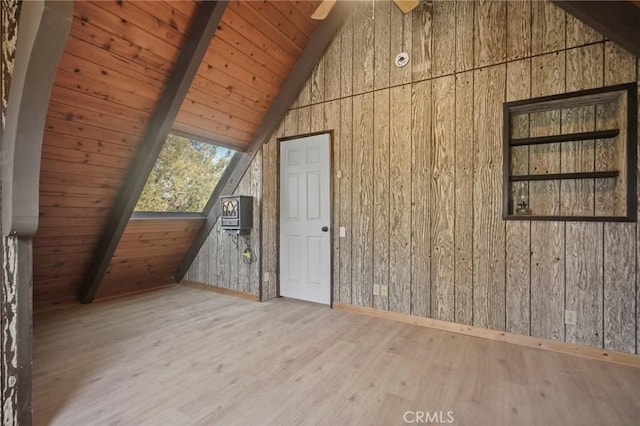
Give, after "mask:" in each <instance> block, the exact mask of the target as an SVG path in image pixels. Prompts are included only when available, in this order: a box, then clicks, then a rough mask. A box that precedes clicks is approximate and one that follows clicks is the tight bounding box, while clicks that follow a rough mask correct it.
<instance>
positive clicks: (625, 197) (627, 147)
mask: <svg viewBox="0 0 640 426" xmlns="http://www.w3.org/2000/svg"><path fill="white" fill-rule="evenodd" d="M637 96H638V87H637V83H636V82H631V83H627V84H619V85H615V86H608V87H600V88H596V89H588V90H580V91H577V92H571V93H562V94H558V95H552V96H544V97H540V98H534V99H525V100H520V101H513V102H506V103H505V104H504V112H503V114H504V115H503V120H504V126H503V163H502V167H503V186H502V217H503V218H504V219H506V220H560V221H586V222H635V221H636V219H637V200H638V194H637V183H636V170H637V116H638V106H637ZM582 107H592V108H602V111H605V112H606V111H614V112H613V113H614V114H616V115H615V117H614V118H613V119H611V120H610V121H609V122H604V121H603V122H601V124H602V127H608V128H606V129H604V130H594V131H588V132H574V133H565V134H561V133H560V129H561V126H555V125H553V127H551V129H555V130H556V131H557V132H558V133H557V134H551V135H548V136H540V137H524V138H523V137H517V138H516V137H514V133H515V131H514V129H513V128H512V126H515V125H516V123H517V122H516V121H514V120H513V118H514V117H519V118H524V119H528V120H532V115H534V114H544V113H546V112H550V111H555V112H557V113H560V114H559V115H560V116H562V117H563V120H564V115H563V114H564V111H568V110H571V109H575V108H582ZM569 117H571V115H569ZM531 123H533V121H529V125H531ZM581 124H583V125H585V126H590V127H591V128H596V124H597V123H593V122H591V123H588V122H585V123H581ZM581 127H582V126H581ZM581 127H574V128H575V129H576V130H577V129H580V128H581ZM582 128H585V129H589V127H582ZM520 130H522V129H520ZM547 130H548V129H544V131H547ZM529 132H530V133H531V132H532V129H531V128H529ZM522 133H523V134H521V135H519V136H528V135H527V134H526V133H525V132H522ZM590 140H599V141H603V142H605V144H597V145H599V146H600V148H598V147H597V146H593V147H592V148H589V146H592V145H568V146H566V145H560V146H558V147H554V148H553V149H531V150H529V151H528V153H527V155H526V156H525V157H524V158H525V160H522V156H519V155H517V154H516V152H517V150H515V149H514V148H515V147H523V146H531V145H544V144H556V143H566V142H579V141H590ZM565 147H566V152H567V153H569V155H574V156H575V155H576V154H575V153H573V154H572V152H574V151H576V152H577V150H580V151H579V152H581V154H580V155H583V154H582V152H584V150H589V149H591V150H592V153H591V154H590V155H592V156H593V160H592V161H598V160H600V161H605V163H604V164H602V163H600V165H599V166H598V167H596V168H604V169H608V170H605V171H590V170H588V168H589V165H588V164H589V162H588V161H587V162H586V165H584V166H583V167H584V168H586V169H587V170H585V171H579V170H580V168H579V167H580V166H579V165H578V163H577V162H575V160H571V159H570V160H569V161H574V163H572V165H571V167H575V168H577V169H578V170H577V171H575V172H569V173H547V174H515V175H514V174H512V173H513V170H512V161H525V163H514V164H525V166H524V168H522V167H520V168H518V167H516V168H515V170H518V173H526V172H528V171H530V169H529V165H530V164H531V162H534V161H536V162H539V161H545V157H548V156H550V155H551V156H553V155H556V156H558V157H557V159H556V160H554V161H556V163H555V164H556V166H554V167H557V164H558V162H560V163H562V162H563V161H564V160H563V159H560V158H559V157H560V156H562V155H564V153H565ZM597 149H601V150H606V152H608V154H606V155H605V156H602V157H598V154H597V153H596V150H597ZM603 152H604V151H603ZM520 153H521V152H520ZM562 158H564V157H562ZM569 158H572V157H569ZM580 158H582V157H580ZM581 161H582V162H581V163H580V164H585V162H584V161H583V160H581ZM562 164H564V163H562ZM592 164H594V165H595V163H592ZM591 167H593V165H592V166H591ZM583 170H584V169H583ZM567 179H574V180H580V179H610V180H609V181H597V182H601V183H603V185H598V184H597V183H596V185H595V187H594V185H585V186H576V188H580V189H577V190H578V191H589V190H591V194H580V193H570V192H569V193H568V194H569V195H568V196H569V197H576V196H577V197H580V196H582V195H584V196H585V197H588V196H590V197H595V196H597V194H596V193H595V191H605V192H602V193H599V194H600V196H602V195H603V194H604V197H605V198H606V199H608V200H612V201H611V202H612V203H614V202H615V203H619V204H612V205H611V206H609V207H611V211H610V212H607V213H609V214H610V215H609V216H598V215H597V214H596V210H595V205H594V207H593V215H590V216H589V215H584V212H582V215H552V214H549V215H543V214H540V213H539V212H540V211H550V212H551V211H553V209H552V208H551V209H550V208H548V203H547V205H546V207H545V204H544V202H543V203H540V204H538V205H533V206H527V205H526V204H527V203H528V202H529V201H525V198H524V197H523V196H522V195H518V196H519V197H521V198H519V200H520V201H518V202H519V203H520V204H524V207H522V206H520V209H521V210H525V209H531V210H532V213H533V214H531V215H518V214H515V210H516V209H515V206H514V204H515V202H516V201H514V199H513V197H514V195H516V191H526V192H525V194H527V197H528V193H529V188H530V186H529V185H527V182H534V181H552V180H567ZM515 182H518V183H519V184H518V186H517V187H516V186H514V185H513V183H515ZM523 182H524V183H523ZM589 188H591V189H589ZM548 190H550V191H558V192H557V193H556V194H555V195H554V194H547V195H549V200H552V199H553V200H556V201H553V202H554V203H557V202H558V201H557V200H558V199H559V198H560V197H562V196H563V194H564V192H562V191H561V190H560V187H559V186H558V185H551V186H549V189H548ZM540 191H543V192H540ZM544 191H545V189H544V188H536V192H535V199H536V201H535V202H536V203H538V202H539V200H541V199H542V200H544V197H545V194H544ZM521 194H522V193H521ZM541 197H543V198H541ZM550 202H551V201H550ZM540 205H542V206H543V207H538V206H540ZM537 208H539V209H540V210H539V212H536V209H537ZM536 213H537V214H536Z"/></svg>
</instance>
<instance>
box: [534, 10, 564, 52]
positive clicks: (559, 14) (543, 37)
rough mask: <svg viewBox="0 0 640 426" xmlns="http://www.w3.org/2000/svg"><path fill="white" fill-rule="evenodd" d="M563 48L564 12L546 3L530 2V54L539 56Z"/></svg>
mask: <svg viewBox="0 0 640 426" xmlns="http://www.w3.org/2000/svg"><path fill="white" fill-rule="evenodd" d="M564 46H565V12H564V10H562V9H560V8H559V7H557V6H556V5H554V4H551V3H550V2H546V1H534V2H531V53H532V54H534V55H540V54H543V53H548V52H554V51H557V50H560V49H563V48H564Z"/></svg>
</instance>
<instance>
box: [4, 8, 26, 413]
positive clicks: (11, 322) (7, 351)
mask: <svg viewBox="0 0 640 426" xmlns="http://www.w3.org/2000/svg"><path fill="white" fill-rule="evenodd" d="M19 15H20V5H19V3H18V2H17V1H15V0H2V2H1V3H0V23H1V26H0V49H1V52H2V55H1V58H2V59H1V60H0V102H1V104H0V113H1V114H0V117H1V120H0V140H2V136H3V135H4V125H5V114H6V112H7V104H8V101H9V86H10V84H11V75H12V73H13V62H14V58H15V51H16V41H17V37H18V19H19ZM1 164H2V150H1V149H0V165H1ZM1 191H2V182H1V180H0V192H1ZM1 206H2V199H1V197H0V207H1ZM0 234H2V225H1V224H0ZM3 235H4V234H3ZM12 240H13V239H12ZM8 245H9V242H8V241H7V240H6V239H5V238H2V242H1V243H0V255H1V256H2V259H3V264H5V265H7V264H8V265H11V264H12V263H13V262H11V263H8V262H6V259H5V256H6V255H7V250H8V248H9V247H8ZM13 278H14V277H13V276H9V274H8V271H5V268H4V267H3V268H2V270H1V271H0V418H1V419H2V424H3V425H15V424H17V422H18V409H19V408H18V407H19V406H18V396H19V395H18V393H19V392H21V391H20V389H21V388H24V385H25V384H24V383H21V382H20V381H19V375H18V371H17V369H18V361H19V360H18V359H17V356H18V342H17V327H16V321H17V319H18V300H17V297H16V296H17V294H16V287H15V285H16V282H15V280H14V279H13Z"/></svg>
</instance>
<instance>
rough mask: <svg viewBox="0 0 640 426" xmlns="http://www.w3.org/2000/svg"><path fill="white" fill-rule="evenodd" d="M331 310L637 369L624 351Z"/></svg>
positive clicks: (637, 360) (639, 360) (358, 309)
mask: <svg viewBox="0 0 640 426" xmlns="http://www.w3.org/2000/svg"><path fill="white" fill-rule="evenodd" d="M333 308H334V309H337V310H340V311H347V312H353V313H356V314H362V315H369V316H372V317H376V318H383V319H389V320H393V321H400V322H404V323H408V324H413V325H419V326H422V327H428V328H433V329H436V330H442V331H449V332H451V333H458V334H464V335H466V336H472V337H479V338H482V339H489V340H496V341H499V342H505V343H511V344H514V345H519V346H526V347H528V348H534V349H542V350H546V351H551V352H558V353H562V354H568V355H575V356H579V357H582V358H589V359H596V360H600V361H606V362H612V363H615V364H622V365H627V366H631V367H640V356H639V355H633V354H628V353H624V352H617V351H610V350H606V349H598V348H594V347H591V346H582V345H575V344H573V343H565V342H558V341H555V340H550V339H544V338H541V337H531V336H524V335H521V334H515V333H509V332H505V331H499V330H491V329H488V328H483V327H478V326H473V325H466V324H458V323H454V322H448V321H440V320H435V319H431V318H424V317H418V316H415V315H409V314H401V313H397V312H389V311H381V310H379V309H373V308H365V307H362V306H355V305H349V304H346V303H339V302H333Z"/></svg>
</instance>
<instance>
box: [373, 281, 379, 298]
mask: <svg viewBox="0 0 640 426" xmlns="http://www.w3.org/2000/svg"><path fill="white" fill-rule="evenodd" d="M373 295H374V296H380V284H374V285H373Z"/></svg>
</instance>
